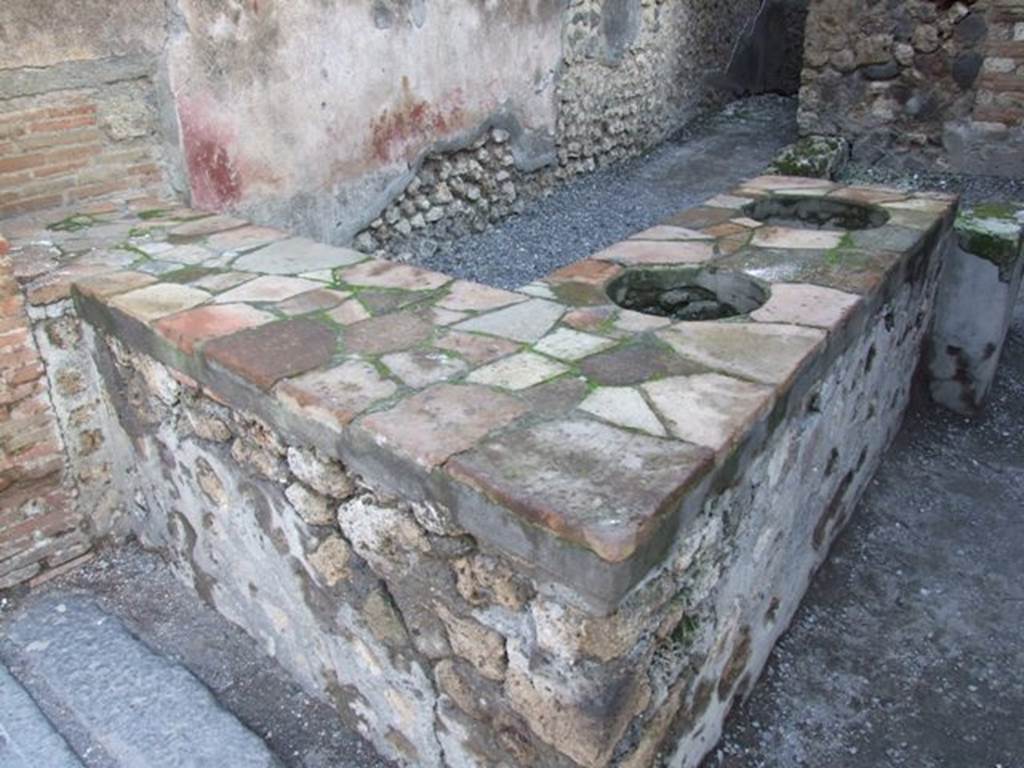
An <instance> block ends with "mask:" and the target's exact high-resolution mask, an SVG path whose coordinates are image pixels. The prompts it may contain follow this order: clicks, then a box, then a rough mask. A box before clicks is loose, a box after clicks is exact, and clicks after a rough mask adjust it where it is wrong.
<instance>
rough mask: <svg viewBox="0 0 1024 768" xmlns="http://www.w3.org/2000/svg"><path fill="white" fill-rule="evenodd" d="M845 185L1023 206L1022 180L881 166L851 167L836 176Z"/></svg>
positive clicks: (968, 201) (1023, 187)
mask: <svg viewBox="0 0 1024 768" xmlns="http://www.w3.org/2000/svg"><path fill="white" fill-rule="evenodd" d="M839 181H842V182H844V183H846V184H883V185H886V186H893V187H896V188H898V189H932V190H936V191H939V192H956V193H957V194H959V195H962V197H963V201H964V202H966V203H984V202H1022V203H1024V179H1012V178H1002V177H998V176H965V175H962V174H961V175H958V174H955V173H926V172H916V173H915V172H908V171H905V170H899V169H895V168H891V167H889V166H886V165H884V164H876V165H864V164H857V163H851V164H850V165H848V166H847V167H846V168H844V169H843V172H842V173H841V174H840V175H839Z"/></svg>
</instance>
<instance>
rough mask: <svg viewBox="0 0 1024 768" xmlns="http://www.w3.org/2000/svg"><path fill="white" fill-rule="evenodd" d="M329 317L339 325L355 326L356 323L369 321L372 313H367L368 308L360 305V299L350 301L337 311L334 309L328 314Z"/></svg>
mask: <svg viewBox="0 0 1024 768" xmlns="http://www.w3.org/2000/svg"><path fill="white" fill-rule="evenodd" d="M327 316H328V317H329V318H331V319H332V320H333V321H334V322H336V323H338V325H353V324H354V323H358V322H361V321H363V320H368V319H369V317H370V313H369V312H367V311H366V307H364V306H363V305H362V304H360V303H359V300H358V299H349V300H348V301H346V302H344V303H343V304H342V305H341V306H339V307H338V308H337V309H332V310H331V311H330V312H328V313H327Z"/></svg>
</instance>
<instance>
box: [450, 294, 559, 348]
mask: <svg viewBox="0 0 1024 768" xmlns="http://www.w3.org/2000/svg"><path fill="white" fill-rule="evenodd" d="M563 314H565V307H563V306H561V305H560V304H556V303H554V302H552V301H546V300H544V299H531V300H530V301H525V302H523V303H521V304H513V305H512V306H511V307H506V308H505V309H499V310H497V311H495V312H489V313H487V314H483V315H480V316H478V317H474V318H472V319H471V320H466V321H464V322H461V323H458V324H457V325H456V326H455V328H456V329H458V330H460V331H473V332H475V333H486V334H490V335H491V336H501V337H503V338H506V339H512V340H513V341H521V342H528V341H537V339H539V338H540V337H541V336H543V335H544V334H545V333H547V332H548V330H550V329H551V327H552V326H553V325H554V324H555V323H556V322H557V321H558V320H559V318H561V316H562V315H563Z"/></svg>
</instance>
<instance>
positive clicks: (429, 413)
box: [359, 384, 527, 469]
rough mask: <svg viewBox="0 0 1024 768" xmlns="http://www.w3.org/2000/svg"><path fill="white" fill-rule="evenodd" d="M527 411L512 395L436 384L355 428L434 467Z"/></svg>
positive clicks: (428, 467)
mask: <svg viewBox="0 0 1024 768" xmlns="http://www.w3.org/2000/svg"><path fill="white" fill-rule="evenodd" d="M526 410H527V407H526V405H525V404H523V403H522V402H520V401H519V400H517V399H515V398H514V397H512V396H510V395H504V394H501V393H499V392H495V391H493V390H491V389H488V388H487V387H478V386H474V385H471V384H437V385H435V386H433V387H431V388H430V389H427V390H424V391H423V392H420V393H419V394H417V395H413V396H412V397H409V398H406V399H405V400H403V401H402V402H400V403H399V404H398V405H397V406H395V407H394V408H392V409H391V410H389V411H384V412H381V413H374V414H370V415H369V416H366V417H364V418H363V419H362V420H361V421H360V422H359V426H360V428H361V429H363V430H364V431H366V432H368V433H370V434H371V435H372V436H373V438H374V440H375V442H377V443H378V444H379V445H381V446H383V447H385V448H387V449H390V450H393V451H395V452H397V453H399V454H401V455H404V456H406V457H407V458H409V459H411V460H413V461H414V462H416V463H417V464H419V465H420V466H422V467H424V468H426V469H433V468H434V467H436V466H438V465H440V464H442V463H444V462H445V461H447V460H448V459H449V458H450V457H452V456H453V455H455V454H457V453H461V452H462V451H465V450H467V449H468V448H471V447H473V446H474V445H475V444H476V443H477V442H478V441H479V440H481V439H482V438H484V437H485V436H486V435H487V434H488V433H489V432H491V431H493V430H495V429H498V428H499V427H503V426H505V425H507V424H508V423H510V422H511V421H513V420H514V419H516V418H518V417H519V416H521V415H522V414H523V413H525V412H526Z"/></svg>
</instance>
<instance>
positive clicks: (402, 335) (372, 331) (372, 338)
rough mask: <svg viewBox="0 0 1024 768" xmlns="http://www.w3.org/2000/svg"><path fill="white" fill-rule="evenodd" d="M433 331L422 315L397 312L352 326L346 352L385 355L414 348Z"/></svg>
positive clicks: (349, 329) (345, 331) (346, 337)
mask: <svg viewBox="0 0 1024 768" xmlns="http://www.w3.org/2000/svg"><path fill="white" fill-rule="evenodd" d="M343 306H344V305H343ZM433 332H434V326H432V325H431V324H430V323H428V322H427V321H426V320H424V319H423V318H422V317H421V316H420V315H419V314H417V313H414V312H396V313H394V314H392V315H381V316H380V317H371V318H370V319H369V320H363V321H362V322H359V323H355V324H354V325H350V326H348V327H346V328H345V329H344V331H343V335H344V340H345V349H346V351H348V352H358V353H360V354H364V355H382V354H384V353H385V352H398V351H400V350H403V349H409V348H410V347H415V346H416V345H417V344H420V343H422V342H424V341H426V340H427V339H429V338H430V337H431V335H432V334H433Z"/></svg>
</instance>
